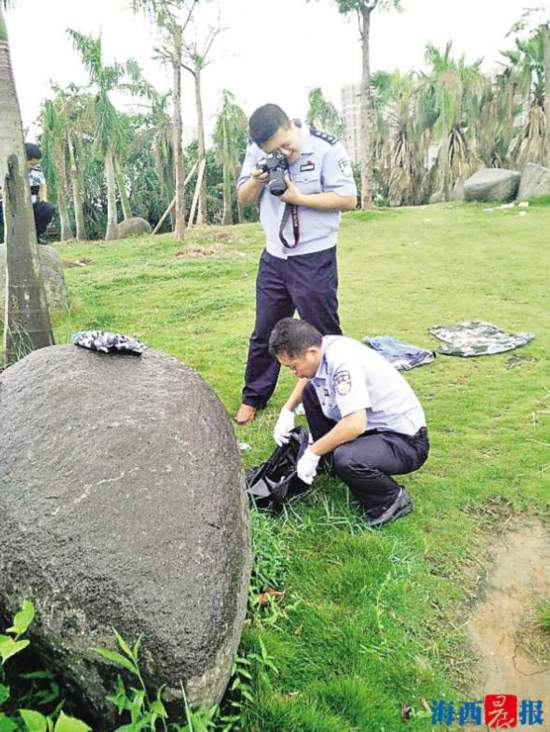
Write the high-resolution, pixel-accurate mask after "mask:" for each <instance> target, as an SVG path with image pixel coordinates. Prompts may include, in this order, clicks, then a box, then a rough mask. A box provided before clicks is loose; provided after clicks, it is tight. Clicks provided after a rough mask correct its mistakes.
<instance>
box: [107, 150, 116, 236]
mask: <svg viewBox="0 0 550 732" xmlns="http://www.w3.org/2000/svg"><path fill="white" fill-rule="evenodd" d="M105 179H106V181H107V231H106V233H105V241H111V240H113V239H116V238H117V237H118V226H117V212H116V178H115V161H114V159H113V152H112V150H111V149H110V148H109V149H108V150H107V153H106V155H105Z"/></svg>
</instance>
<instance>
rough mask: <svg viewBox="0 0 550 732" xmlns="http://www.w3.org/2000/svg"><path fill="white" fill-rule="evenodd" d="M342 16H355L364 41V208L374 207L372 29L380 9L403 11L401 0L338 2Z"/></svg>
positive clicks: (362, 143) (362, 170)
mask: <svg viewBox="0 0 550 732" xmlns="http://www.w3.org/2000/svg"><path fill="white" fill-rule="evenodd" d="M336 3H337V5H338V10H339V12H340V13H342V14H344V15H347V14H348V13H353V12H354V13H355V14H356V16H357V21H358V24H359V37H360V39H361V56H362V70H361V208H372V189H373V182H372V137H371V104H370V26H371V15H372V12H373V11H374V10H375V9H376V8H379V9H380V10H383V9H390V8H395V9H397V10H400V8H401V0H336Z"/></svg>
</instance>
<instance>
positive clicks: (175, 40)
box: [132, 0, 198, 241]
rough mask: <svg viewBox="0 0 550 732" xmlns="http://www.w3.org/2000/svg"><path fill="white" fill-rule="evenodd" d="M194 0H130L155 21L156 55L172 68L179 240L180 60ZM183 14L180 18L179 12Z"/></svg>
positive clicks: (179, 235)
mask: <svg viewBox="0 0 550 732" xmlns="http://www.w3.org/2000/svg"><path fill="white" fill-rule="evenodd" d="M197 2H198V0H188V2H186V0H132V8H133V10H134V12H135V13H137V12H144V13H146V14H147V15H148V16H149V17H152V18H153V19H154V20H155V23H156V25H157V27H158V28H159V30H160V31H161V34H162V35H163V37H164V43H163V46H162V47H161V48H160V49H157V56H158V58H160V59H161V60H162V61H163V62H164V63H167V64H169V65H170V66H171V68H172V78H173V86H172V96H173V104H174V106H173V112H172V129H173V135H174V137H173V145H172V147H173V156H174V182H175V190H176V206H175V219H176V220H175V225H174V239H176V241H183V238H184V236H185V186H184V180H185V175H184V170H183V144H182V126H183V125H182V118H181V67H182V61H183V31H184V30H185V28H186V27H187V24H188V23H189V21H190V20H191V16H192V14H193V11H194V9H195V6H196V5H197ZM179 11H182V12H183V13H184V14H185V19H182V17H181V15H180V12H179Z"/></svg>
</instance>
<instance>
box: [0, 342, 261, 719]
mask: <svg viewBox="0 0 550 732" xmlns="http://www.w3.org/2000/svg"><path fill="white" fill-rule="evenodd" d="M0 423H1V424H2V425H3V430H2V440H0V536H1V537H2V540H1V542H0V607H1V608H3V609H4V610H7V611H8V612H13V611H14V610H15V609H16V608H17V606H18V605H19V603H20V602H21V601H22V600H23V599H24V598H28V599H31V600H32V601H33V602H34V603H35V605H36V608H37V623H36V625H34V626H33V634H34V645H35V648H37V649H38V650H39V652H40V653H41V655H42V656H43V657H44V658H45V661H46V663H47V666H48V668H55V669H57V670H59V671H60V673H61V674H62V676H63V677H64V678H65V679H66V680H67V681H68V682H69V683H70V684H71V685H72V686H73V687H74V688H75V689H76V690H77V692H78V694H79V697H81V698H82V700H83V703H84V704H85V706H86V707H87V709H88V713H89V714H95V715H96V717H97V719H98V721H97V724H96V726H94V729H103V728H104V727H103V726H102V725H105V728H106V729H112V726H109V724H112V719H111V717H110V715H112V711H110V710H109V709H108V708H106V706H105V702H104V697H105V693H106V691H107V690H112V689H113V678H114V675H115V670H114V669H113V667H112V666H110V665H109V663H108V662H107V661H105V660H104V659H102V658H101V657H100V656H98V654H97V653H95V652H94V651H92V650H91V649H92V647H111V648H114V639H113V631H112V627H113V626H114V627H115V628H117V630H118V631H120V633H121V634H122V636H123V637H124V638H126V639H127V640H128V641H131V642H133V641H135V640H136V639H137V638H138V636H140V635H142V636H143V654H142V655H143V671H144V675H145V679H146V681H147V682H148V683H149V684H150V685H151V687H152V688H158V687H159V686H160V685H161V684H166V689H165V698H166V699H167V700H168V701H173V702H177V703H178V706H179V708H180V709H181V704H180V700H181V688H180V680H183V682H184V684H185V686H186V691H187V696H188V699H189V700H190V702H191V703H192V704H194V705H196V704H206V705H212V704H214V703H217V702H219V701H220V699H221V697H222V695H223V693H224V690H225V688H226V685H227V682H228V679H229V676H230V670H231V664H232V660H233V657H234V654H235V652H236V650H237V647H238V645H239V641H240V637H241V631H242V626H243V622H244V618H245V611H246V604H247V588H248V583H249V576H250V565H251V559H250V536H249V518H248V507H247V503H246V500H245V491H244V478H243V472H242V467H241V460H240V453H239V449H238V447H237V443H236V440H235V436H234V434H233V429H232V427H231V424H230V421H229V418H228V416H227V413H226V411H225V410H224V408H223V406H222V405H221V403H220V401H219V400H218V398H217V397H216V395H215V394H214V392H213V391H212V389H211V388H210V387H209V386H208V385H207V384H206V383H205V382H204V381H203V380H202V378H201V377H200V376H199V375H198V374H197V373H196V372H195V371H193V370H192V369H190V368H188V367H187V366H185V365H183V364H182V363H180V362H179V361H177V360H176V359H174V358H171V357H169V356H166V355H164V354H161V353H156V352H154V351H146V352H145V353H144V354H143V356H141V357H136V356H133V355H120V354H116V355H111V354H98V353H94V352H91V351H87V350H85V349H80V348H77V347H76V346H71V345H69V346H52V347H50V348H44V349H41V350H38V351H34V352H33V353H31V354H30V355H29V356H27V357H26V358H24V359H23V360H22V361H19V362H18V363H17V364H15V365H14V366H11V367H10V368H8V369H7V370H6V371H4V372H3V373H2V374H1V375H0Z"/></svg>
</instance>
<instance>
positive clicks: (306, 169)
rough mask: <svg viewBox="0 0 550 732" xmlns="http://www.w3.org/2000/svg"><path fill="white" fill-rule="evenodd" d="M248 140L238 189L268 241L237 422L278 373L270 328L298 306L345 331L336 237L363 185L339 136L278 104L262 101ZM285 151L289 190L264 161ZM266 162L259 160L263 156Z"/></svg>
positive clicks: (266, 393)
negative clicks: (273, 182) (278, 188)
mask: <svg viewBox="0 0 550 732" xmlns="http://www.w3.org/2000/svg"><path fill="white" fill-rule="evenodd" d="M249 133H250V138H251V140H252V142H251V143H250V144H249V146H248V149H247V152H246V157H245V160H244V163H243V167H242V171H241V175H240V177H239V180H238V183H237V188H238V197H239V201H240V203H241V204H242V205H245V206H246V205H248V204H251V203H254V202H255V201H257V200H258V199H259V201H260V221H261V223H262V226H263V229H264V232H265V237H266V243H265V250H264V251H263V253H262V256H261V258H260V267H259V270H258V276H257V280H256V323H255V326H254V331H253V333H252V336H251V337H250V346H249V351H248V362H247V366H246V371H245V385H244V389H243V392H242V403H241V406H240V409H239V411H238V412H237V415H236V417H235V419H236V421H237V423H238V424H248V423H250V422H252V421H253V419H254V417H255V415H256V410H257V409H259V408H262V407H264V406H265V404H266V403H267V401H268V400H269V398H270V396H271V395H272V393H273V391H274V389H275V385H276V383H277V377H278V374H279V368H280V366H279V363H278V362H277V360H276V359H275V358H273V357H272V356H271V355H270V354H269V349H268V342H269V335H270V333H271V331H272V329H273V327H274V326H275V324H276V323H277V322H278V321H279V320H281V318H284V317H287V316H291V315H292V314H293V313H294V311H295V310H297V311H298V313H299V314H300V317H302V318H304V319H306V320H308V321H309V322H310V323H312V324H313V325H315V327H316V328H317V329H318V330H319V331H320V332H321V333H322V334H328V333H331V334H332V333H334V334H340V333H341V332H342V331H341V329H340V320H339V318H338V300H337V287H338V274H337V267H336V239H337V234H338V227H339V225H340V211H344V210H349V209H353V208H355V206H356V202H357V198H356V197H357V191H356V187H355V182H354V180H353V173H352V170H351V165H350V162H349V158H348V155H347V153H346V151H345V149H344V147H343V146H342V144H341V143H340V142H338V140H336V138H334V137H332V135H328V134H326V133H324V132H318V131H317V130H314V129H313V128H308V127H305V126H304V125H302V124H301V122H300V121H299V120H290V119H289V118H288V117H287V115H286V114H285V113H284V112H283V110H282V109H281V108H280V107H278V106H277V105H276V104H266V105H264V106H263V107H259V108H258V109H257V110H256V111H255V112H254V114H253V115H252V116H251V118H250V121H249ZM270 153H280V154H281V155H283V156H284V157H285V158H286V161H287V163H288V172H287V173H286V175H285V180H286V185H287V188H286V191H285V192H284V193H283V194H282V195H280V196H276V195H273V194H271V193H270V192H269V191H268V190H267V189H266V188H265V185H266V182H267V181H268V177H269V174H268V173H267V172H264V171H263V170H262V168H261V167H260V168H259V167H258V163H259V162H260V160H261V159H262V158H264V157H265V155H266V154H270ZM260 164H261V163H260Z"/></svg>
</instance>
